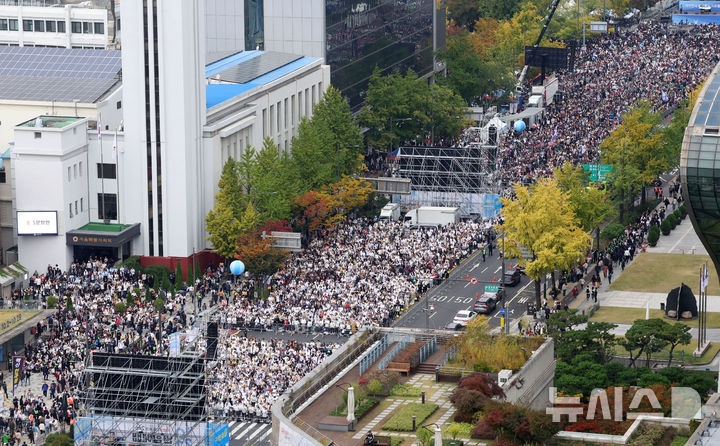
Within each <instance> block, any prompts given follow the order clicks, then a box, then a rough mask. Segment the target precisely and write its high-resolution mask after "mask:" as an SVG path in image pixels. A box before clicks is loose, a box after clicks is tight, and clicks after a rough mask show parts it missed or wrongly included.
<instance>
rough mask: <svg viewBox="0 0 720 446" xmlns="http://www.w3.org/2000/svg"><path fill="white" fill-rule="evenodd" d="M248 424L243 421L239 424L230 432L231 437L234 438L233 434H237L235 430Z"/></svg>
mask: <svg viewBox="0 0 720 446" xmlns="http://www.w3.org/2000/svg"><path fill="white" fill-rule="evenodd" d="M246 424H247V422H242V423H240V424H238V425H237V427H236V428H235V429H233V430H232V432H230V438H233V435H235V432H237V431H239V430H240V428H241V427H243V426H245V425H246Z"/></svg>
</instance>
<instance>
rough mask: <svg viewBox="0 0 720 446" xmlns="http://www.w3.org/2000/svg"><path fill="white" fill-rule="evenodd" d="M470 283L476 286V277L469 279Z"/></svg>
mask: <svg viewBox="0 0 720 446" xmlns="http://www.w3.org/2000/svg"><path fill="white" fill-rule="evenodd" d="M470 283H471V284H473V285H477V283H478V280H477V277H473V278H471V279H470Z"/></svg>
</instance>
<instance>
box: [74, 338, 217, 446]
mask: <svg viewBox="0 0 720 446" xmlns="http://www.w3.org/2000/svg"><path fill="white" fill-rule="evenodd" d="M202 339H203V337H202V336H198V338H197V339H195V341H194V342H192V343H191V344H190V345H188V346H187V347H186V348H185V349H184V351H182V352H180V354H179V355H177V356H174V357H172V356H171V357H166V356H145V355H131V354H112V353H100V352H91V353H90V354H89V355H88V356H87V358H86V360H85V369H84V370H83V375H82V379H83V384H84V389H85V391H84V392H83V394H82V396H81V402H82V403H83V404H84V411H85V413H86V414H87V415H86V416H85V417H83V418H80V419H79V420H78V422H77V423H76V424H77V426H76V437H75V438H76V445H78V444H80V445H87V446H91V445H96V444H99V443H105V444H114V445H122V444H133V445H142V444H147V445H151V444H152V445H154V446H158V445H168V446H172V445H174V444H179V443H180V442H182V443H183V444H185V445H192V444H197V445H200V444H202V443H205V442H206V441H207V435H208V433H207V428H208V408H207V394H208V392H207V385H206V358H205V352H204V349H203V348H201V347H202V346H201V345H200V344H201V342H199V341H200V340H202Z"/></svg>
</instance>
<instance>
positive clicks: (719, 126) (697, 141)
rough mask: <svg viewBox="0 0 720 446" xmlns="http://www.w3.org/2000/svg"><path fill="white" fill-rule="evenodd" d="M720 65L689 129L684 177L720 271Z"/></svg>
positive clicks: (698, 226) (692, 210)
mask: <svg viewBox="0 0 720 446" xmlns="http://www.w3.org/2000/svg"><path fill="white" fill-rule="evenodd" d="M719 74H720V64H718V65H717V66H715V68H714V69H713V70H712V72H711V73H710V76H709V77H708V78H707V80H706V81H705V83H704V85H703V88H702V90H701V91H700V95H699V96H698V99H697V102H696V103H695V107H694V108H693V112H692V115H691V116H690V121H689V123H688V126H687V128H686V130H685V138H684V139H683V145H682V152H681V154H680V178H681V181H682V193H683V198H684V199H685V205H686V207H687V210H688V214H689V215H690V219H691V221H692V223H693V227H694V229H695V232H696V233H697V235H698V237H699V238H700V240H701V241H702V243H703V245H704V246H705V249H707V252H708V254H710V258H711V259H712V261H713V263H714V264H715V268H716V270H718V271H720V263H718V259H719V258H720V75H719Z"/></svg>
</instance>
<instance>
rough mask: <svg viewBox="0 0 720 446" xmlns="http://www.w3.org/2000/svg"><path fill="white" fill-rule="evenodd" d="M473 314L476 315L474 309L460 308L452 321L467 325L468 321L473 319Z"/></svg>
mask: <svg viewBox="0 0 720 446" xmlns="http://www.w3.org/2000/svg"><path fill="white" fill-rule="evenodd" d="M475 316H477V313H476V312H474V311H469V310H461V311H458V312H457V314H456V315H455V317H454V318H453V322H455V323H456V324H461V325H467V324H468V322H470V321H471V320H473V319H475Z"/></svg>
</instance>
